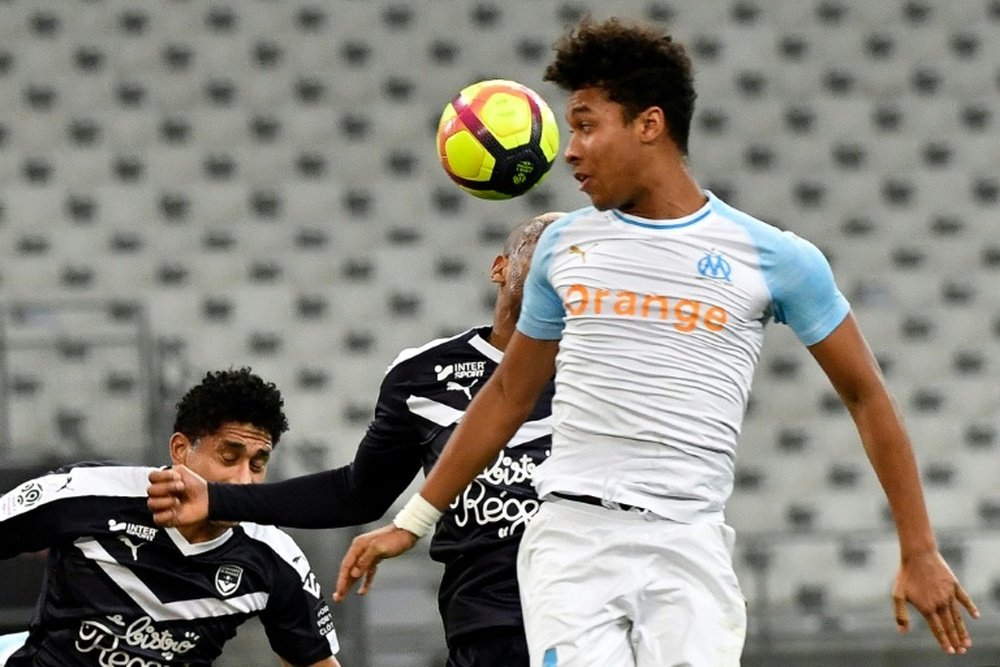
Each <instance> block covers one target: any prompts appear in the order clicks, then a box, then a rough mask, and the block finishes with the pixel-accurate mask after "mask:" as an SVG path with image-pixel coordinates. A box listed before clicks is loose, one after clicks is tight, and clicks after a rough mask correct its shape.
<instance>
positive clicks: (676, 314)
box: [563, 283, 729, 333]
mask: <svg viewBox="0 0 1000 667" xmlns="http://www.w3.org/2000/svg"><path fill="white" fill-rule="evenodd" d="M563 305H564V306H565V308H566V313H567V314H568V315H584V314H586V313H590V314H592V315H618V316H621V317H642V318H645V319H651V318H652V319H660V320H670V319H671V316H672V317H673V320H674V321H673V323H672V324H673V327H674V328H675V329H677V330H678V331H680V332H682V333H690V332H692V331H694V330H695V329H696V328H698V324H699V323H700V324H701V325H702V326H703V327H704V328H705V329H707V330H708V331H715V332H718V331H722V329H723V328H724V327H725V324H726V321H727V320H728V319H729V313H727V312H726V311H725V310H724V309H723V308H720V307H719V306H712V305H709V304H706V303H702V302H701V301H696V300H694V299H671V298H669V297H666V296H664V295H662V294H639V293H637V292H633V291H631V290H610V289H605V288H603V287H587V286H586V285H581V284H579V283H574V284H572V285H570V286H569V289H568V290H566V301H565V303H564V304H563Z"/></svg>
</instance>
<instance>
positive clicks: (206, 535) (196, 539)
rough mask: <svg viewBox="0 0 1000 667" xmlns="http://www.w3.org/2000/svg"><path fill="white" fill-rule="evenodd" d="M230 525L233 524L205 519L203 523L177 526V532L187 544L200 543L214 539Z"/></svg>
mask: <svg viewBox="0 0 1000 667" xmlns="http://www.w3.org/2000/svg"><path fill="white" fill-rule="evenodd" d="M232 525H234V524H229V523H215V522H210V521H205V522H204V523H199V524H195V525H193V526H183V527H179V528H178V529H177V532H179V533H180V534H181V536H183V537H184V539H185V540H187V541H188V543H189V544H200V543H202V542H209V541H211V540H214V539H215V538H217V537H219V536H220V535H222V534H223V533H225V532H226V531H227V530H229V529H230V528H231V527H232Z"/></svg>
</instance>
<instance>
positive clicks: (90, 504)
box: [0, 464, 339, 667]
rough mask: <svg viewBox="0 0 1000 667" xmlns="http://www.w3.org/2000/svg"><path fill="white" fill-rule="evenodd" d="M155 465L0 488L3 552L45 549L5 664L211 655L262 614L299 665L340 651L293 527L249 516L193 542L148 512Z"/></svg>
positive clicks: (147, 661)
mask: <svg viewBox="0 0 1000 667" xmlns="http://www.w3.org/2000/svg"><path fill="white" fill-rule="evenodd" d="M150 470H151V468H146V467H128V466H113V465H93V464H86V465H80V466H76V467H71V468H68V469H64V470H62V471H59V472H56V473H52V474H49V475H45V476H43V477H38V478H35V479H32V480H29V481H27V482H24V483H23V484H21V485H20V486H18V487H17V488H15V489H13V490H12V491H10V492H9V493H7V494H6V495H4V496H2V497H0V558H9V557H11V556H14V555H16V554H19V553H23V552H29V551H40V550H42V549H46V548H48V549H49V555H48V563H47V568H46V575H45V581H44V584H43V590H42V592H41V594H40V596H39V599H38V603H37V605H36V608H35V612H34V615H33V618H32V620H31V623H30V635H29V638H28V641H27V643H26V644H25V645H24V647H23V648H22V649H21V650H19V651H18V652H16V653H15V654H14V656H13V657H11V659H10V660H9V661H8V663H7V667H27V666H29V665H30V666H32V667H97V666H108V665H129V666H130V667H161V666H165V665H189V666H192V667H193V666H201V665H211V664H212V661H213V660H214V659H216V658H217V657H218V656H219V655H220V654H221V653H222V648H223V645H224V644H225V642H226V641H228V640H229V639H231V638H232V637H234V636H235V635H236V628H237V626H239V625H240V624H241V623H243V622H244V621H246V620H247V619H248V618H250V617H252V616H257V615H259V616H260V618H261V621H262V623H263V625H264V627H265V629H266V631H267V635H268V639H269V641H270V644H271V647H272V648H273V649H274V651H275V653H277V654H278V655H280V656H281V657H282V658H284V659H285V660H286V661H288V662H291V663H292V664H311V663H314V662H317V661H319V660H322V659H324V658H327V657H329V656H330V655H333V654H334V653H336V651H337V650H338V648H339V647H338V642H337V635H336V632H335V630H334V628H333V621H332V616H331V613H330V609H329V607H328V606H327V604H326V602H325V600H324V595H323V593H322V591H321V589H320V585H319V583H318V582H317V581H316V578H315V576H314V575H313V573H312V571H311V570H310V567H309V563H308V561H307V560H306V558H305V556H304V555H303V554H302V552H301V551H300V550H299V548H298V547H297V546H296V545H295V543H294V542H293V541H292V539H291V537H289V536H288V535H287V534H286V533H284V532H282V531H280V530H278V529H276V528H273V527H265V526H258V525H255V524H242V525H239V526H236V527H233V528H231V529H229V530H227V531H226V532H225V533H223V534H222V535H221V536H219V537H217V538H215V539H213V540H211V541H209V542H203V543H196V544H192V543H189V542H188V541H187V540H186V539H184V537H183V536H181V534H180V533H179V532H177V531H176V530H175V529H172V528H158V527H156V526H155V524H154V523H153V520H152V517H151V515H150V513H149V511H148V509H147V508H146V487H147V485H148V481H147V475H148V474H149V472H150Z"/></svg>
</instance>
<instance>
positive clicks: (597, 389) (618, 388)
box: [517, 192, 850, 523]
mask: <svg viewBox="0 0 1000 667" xmlns="http://www.w3.org/2000/svg"><path fill="white" fill-rule="evenodd" d="M706 196H707V197H708V202H707V203H706V204H705V205H704V206H703V207H702V208H701V209H699V210H698V211H696V212H695V213H693V214H691V215H689V216H687V217H684V218H680V219H674V220H647V219H643V218H636V217H631V216H628V215H625V214H623V213H621V212H620V211H615V210H608V211H598V210H596V209H594V208H593V207H589V208H585V209H581V210H579V211H575V212H573V213H570V214H568V215H567V216H565V217H563V218H561V219H560V220H557V221H556V222H554V223H553V224H552V225H550V226H549V227H548V228H547V229H546V230H545V232H544V234H543V236H542V237H541V239H540V240H539V243H538V247H537V249H536V251H535V254H534V257H533V260H532V265H531V270H530V272H529V275H528V278H527V282H526V285H525V295H524V305H523V308H522V312H521V317H520V320H519V321H518V325H517V326H518V330H519V331H521V332H522V333H523V334H525V335H527V336H530V337H532V338H536V339H541V340H554V339H559V340H560V343H559V353H558V356H557V359H556V369H557V371H556V393H555V399H554V401H553V419H554V433H553V440H552V455H551V456H550V458H549V459H548V460H547V461H545V462H544V463H543V464H542V465H541V466H539V468H538V470H537V471H536V474H535V486H536V488H537V489H538V492H539V495H540V496H541V497H543V498H544V497H545V496H546V495H547V494H549V493H551V492H553V491H561V492H564V493H573V494H584V495H592V496H597V497H600V498H604V499H606V500H611V501H615V502H619V503H626V504H630V505H636V506H639V507H643V508H646V509H648V510H650V511H652V512H654V513H656V514H658V515H660V516H663V517H666V518H669V519H673V520H675V521H681V522H685V523H690V522H694V521H698V520H700V519H704V518H713V519H717V518H718V517H719V516H720V515H721V513H722V511H723V508H724V506H725V502H726V499H727V498H728V497H729V495H730V493H731V492H732V488H733V470H734V465H735V459H736V442H737V438H738V436H739V432H740V425H741V422H742V419H743V414H744V411H745V409H746V404H747V398H748V396H749V393H750V385H751V382H752V379H753V374H754V369H755V367H756V364H757V361H758V359H759V357H760V350H761V345H762V342H763V333H764V325H765V323H766V322H768V321H769V320H771V319H774V320H776V321H778V322H783V323H786V324H788V325H789V326H791V327H792V329H793V330H794V332H795V334H796V335H797V336H798V338H799V339H800V340H801V341H802V342H803V343H804V344H805V345H812V344H814V343H817V342H819V341H821V340H823V339H824V338H825V337H826V336H827V335H829V334H830V333H831V332H832V331H833V330H834V329H835V328H836V327H837V326H838V325H839V324H840V323H841V322H842V321H843V320H844V318H845V317H846V316H847V314H848V312H849V310H850V307H849V305H848V303H847V300H846V299H845V298H844V297H843V295H842V294H841V293H840V291H839V290H838V289H837V286H836V284H835V282H834V279H833V274H832V272H831V270H830V266H829V263H828V262H827V261H826V259H825V258H824V257H823V255H822V253H820V251H819V250H818V249H817V248H816V247H815V246H813V245H812V244H811V243H809V242H807V241H805V240H803V239H801V238H799V237H797V236H795V235H794V234H792V233H789V232H783V231H781V230H779V229H777V228H776V227H774V226H772V225H769V224H767V223H764V222H761V221H760V220H757V219H755V218H753V217H751V216H749V215H747V214H745V213H742V212H740V211H738V210H736V209H734V208H732V207H731V206H729V205H727V204H725V203H724V202H722V201H721V200H719V199H718V198H716V197H715V196H714V195H712V194H711V193H708V192H706Z"/></svg>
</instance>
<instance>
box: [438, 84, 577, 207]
mask: <svg viewBox="0 0 1000 667" xmlns="http://www.w3.org/2000/svg"><path fill="white" fill-rule="evenodd" d="M437 150H438V157H439V158H440V159H441V165H442V166H443V167H444V170H445V172H446V173H447V174H448V176H449V177H451V180H453V181H454V182H455V183H457V184H458V186H459V187H460V188H462V189H463V190H465V191H466V192H468V193H469V194H471V195H474V196H476V197H479V198H481V199H510V198H512V197H517V196H520V195H523V194H524V193H525V192H527V191H528V190H530V189H531V188H533V187H535V186H536V185H538V184H539V183H541V182H542V180H543V179H544V178H545V176H546V175H547V174H548V173H549V169H551V168H552V164H553V162H555V159H556V154H557V153H558V152H559V125H558V123H556V117H555V114H553V113H552V109H551V108H550V107H549V105H548V104H547V103H546V102H545V100H544V99H542V97H541V96H540V95H539V94H538V93H536V92H535V91H533V90H532V89H530V88H528V87H527V86H525V85H523V84H520V83H517V82H516V81H508V80H505V79H490V80H488V81H480V82H478V83H474V84H472V85H470V86H467V87H465V88H463V89H462V91H461V92H460V93H459V94H458V95H457V96H456V97H455V98H454V99H453V100H452V101H451V102H449V103H448V104H447V105H446V106H445V108H444V112H443V113H442V114H441V120H440V122H439V123H438V131H437Z"/></svg>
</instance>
